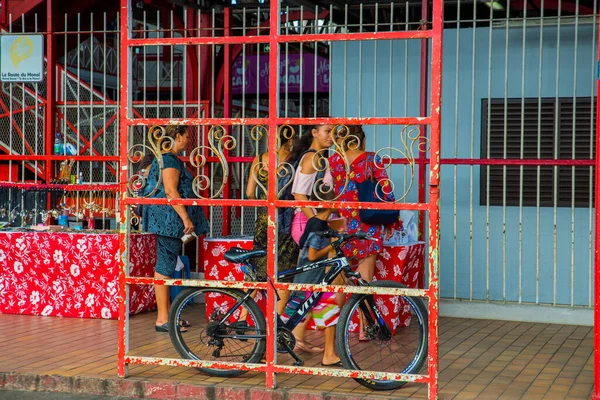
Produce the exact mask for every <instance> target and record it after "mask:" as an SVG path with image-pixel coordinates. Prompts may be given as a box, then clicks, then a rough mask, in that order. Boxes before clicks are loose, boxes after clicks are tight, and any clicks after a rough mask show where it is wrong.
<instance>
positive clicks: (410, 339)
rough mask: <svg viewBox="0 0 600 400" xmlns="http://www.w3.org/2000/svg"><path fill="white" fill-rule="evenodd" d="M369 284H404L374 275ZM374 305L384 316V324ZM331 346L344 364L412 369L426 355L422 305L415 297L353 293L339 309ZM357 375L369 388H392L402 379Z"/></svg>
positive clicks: (396, 370) (361, 367)
mask: <svg viewBox="0 0 600 400" xmlns="http://www.w3.org/2000/svg"><path fill="white" fill-rule="evenodd" d="M373 286H378V287H386V288H405V287H406V286H404V285H402V284H400V283H398V282H393V281H377V282H373ZM374 307H375V308H376V309H377V311H378V313H379V314H380V315H382V316H383V318H384V320H386V321H388V322H384V324H383V325H384V326H382V324H380V322H379V321H378V319H377V317H376V313H375V312H374V311H373V308H374ZM361 330H362V332H360V331H361ZM336 351H337V353H338V355H339V357H340V359H341V360H342V364H343V365H344V367H345V368H348V369H354V370H370V371H381V372H391V373H401V374H417V373H418V372H419V371H420V370H421V368H422V367H423V364H424V363H425V361H426V360H427V308H426V307H425V305H424V304H423V301H422V300H421V299H420V298H418V297H408V296H387V295H366V294H354V295H352V296H351V297H350V299H349V300H348V301H347V302H346V304H345V305H344V307H343V308H342V311H341V313H340V318H339V322H338V325H337V330H336ZM356 381H357V382H358V383H360V384H361V385H363V386H365V387H368V388H369V389H373V390H394V389H398V388H399V387H401V386H403V385H404V384H406V382H400V381H389V380H376V379H373V380H371V379H356Z"/></svg>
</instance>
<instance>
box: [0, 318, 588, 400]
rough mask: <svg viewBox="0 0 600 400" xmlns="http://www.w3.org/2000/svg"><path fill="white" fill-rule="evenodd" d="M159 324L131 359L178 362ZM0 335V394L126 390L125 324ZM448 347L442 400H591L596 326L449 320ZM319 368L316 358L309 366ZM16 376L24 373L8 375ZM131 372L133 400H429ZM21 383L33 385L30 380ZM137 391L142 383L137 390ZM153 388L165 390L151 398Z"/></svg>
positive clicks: (343, 383)
mask: <svg viewBox="0 0 600 400" xmlns="http://www.w3.org/2000/svg"><path fill="white" fill-rule="evenodd" d="M153 320H154V314H152V313H147V314H142V315H138V316H134V317H132V319H131V341H130V348H131V354H132V355H143V356H157V357H158V356H161V357H176V352H175V350H174V349H173V347H172V345H171V342H170V341H169V337H168V334H164V333H163V334H161V333H157V332H155V331H154V329H153ZM0 331H1V332H2V334H1V337H2V338H3V340H2V341H0V372H3V373H4V374H0V386H2V385H4V386H5V387H8V386H7V383H6V382H7V381H9V383H10V382H13V381H14V380H18V379H20V378H19V376H22V377H24V378H23V379H24V380H25V381H27V380H28V379H29V380H31V379H33V378H32V377H35V376H45V375H59V376H62V377H79V378H78V379H75V380H72V379H70V378H61V379H63V381H64V385H66V386H69V385H70V387H71V389H73V386H76V389H77V390H79V391H86V390H85V388H86V384H85V379H89V380H90V382H92V383H89V384H88V385H87V387H90V388H96V389H97V388H104V389H105V390H108V389H106V388H107V387H110V386H111V384H116V385H119V384H121V383H122V382H121V380H120V379H119V378H117V377H116V349H117V322H116V321H107V320H90V319H70V318H53V317H32V316H16V315H2V316H0ZM440 344H441V349H440V350H441V359H440V375H439V378H440V387H441V393H440V398H441V399H465V400H467V399H511V400H513V399H519V398H522V399H569V400H572V399H588V398H590V394H591V391H592V387H593V330H592V328H591V327H577V326H562V325H547V324H533V323H519V322H504V321H488V320H471V319H449V318H442V319H441V321H440ZM319 361H320V360H319V358H318V357H313V358H311V359H309V360H307V362H306V364H307V365H316V364H317V362H319ZM282 362H283V361H282ZM11 372H16V373H18V374H7V373H11ZM129 373H130V377H129V379H128V380H127V381H126V382H125V383H126V384H129V383H131V385H129V386H127V385H122V386H123V387H126V388H127V387H129V388H130V390H129V393H133V394H136V393H138V394H139V391H140V390H142V389H140V388H145V396H146V397H148V396H149V393H150V394H151V393H154V394H155V395H156V398H181V396H182V395H181V393H179V394H177V392H176V389H177V387H178V386H179V387H180V388H182V387H184V386H185V387H186V388H187V389H186V390H189V388H190V387H191V388H193V386H190V385H199V386H201V387H202V388H204V389H203V390H208V392H206V393H209V392H210V396H209V395H208V394H207V395H197V397H196V398H208V397H218V398H220V399H221V400H224V398H223V393H230V395H232V396H234V397H227V396H225V398H235V399H236V400H243V399H244V397H246V398H248V399H255V398H256V399H258V398H264V399H266V398H278V399H289V400H292V399H309V398H310V399H320V398H339V399H341V398H352V399H355V398H385V399H389V398H394V399H401V398H411V399H413V398H414V399H423V398H426V397H427V387H426V386H425V385H421V384H407V385H406V386H404V387H403V388H402V389H400V390H397V391H394V392H372V391H370V390H368V389H366V388H364V387H362V386H360V385H359V384H357V383H356V382H354V381H352V380H348V379H341V378H326V377H313V376H308V375H286V374H282V375H278V378H277V382H278V390H277V391H276V392H275V393H273V392H268V391H265V390H260V389H264V375H262V374H259V373H252V372H249V373H247V374H245V375H242V376H241V377H238V378H215V377H208V376H206V375H202V374H200V373H199V372H198V371H196V370H194V369H189V368H174V367H161V366H139V365H132V366H130V368H129ZM23 379H22V380H23ZM44 382H46V381H45V380H44V379H43V377H42V379H40V378H37V381H36V382H35V385H36V386H33V385H34V384H33V383H31V382H30V383H29V384H30V385H31V386H32V388H34V387H38V388H42V387H43V386H44V385H45V383H44ZM107 382H108V383H107ZM176 383H180V384H179V385H176ZM54 384H56V382H54ZM19 385H20V386H26V384H24V383H23V382H21V383H19V384H17V386H19ZM132 385H137V386H135V388H136V389H135V390H133V389H131V387H133V386H132ZM150 385H151V386H152V387H154V388H155V389H156V388H163V389H164V390H163V391H160V390H158V391H157V390H155V389H152V390H150V389H148V388H149V387H150ZM13 387H14V386H13ZM207 387H208V389H207ZM169 388H171V389H169ZM46 389H48V388H46ZM254 389H257V390H254ZM53 390H61V389H60V388H54V389H53ZM96 391H97V390H96ZM136 391H137V392H136ZM142 391H143V390H142ZM125 392H127V391H126V390H125ZM198 393H201V392H198ZM236 393H237V394H236ZM337 396H339V397H337Z"/></svg>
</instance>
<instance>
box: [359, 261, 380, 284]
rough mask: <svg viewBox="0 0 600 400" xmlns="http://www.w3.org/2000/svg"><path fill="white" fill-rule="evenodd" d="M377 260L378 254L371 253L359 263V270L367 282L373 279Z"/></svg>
mask: <svg viewBox="0 0 600 400" xmlns="http://www.w3.org/2000/svg"><path fill="white" fill-rule="evenodd" d="M376 260H377V254H371V255H370V256H369V257H367V258H365V259H364V260H363V261H361V262H360V263H359V264H358V272H360V276H361V277H362V278H363V279H364V280H365V281H367V282H371V281H372V280H373V275H374V274H375V261H376Z"/></svg>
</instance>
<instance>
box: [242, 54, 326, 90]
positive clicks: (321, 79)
mask: <svg viewBox="0 0 600 400" xmlns="http://www.w3.org/2000/svg"><path fill="white" fill-rule="evenodd" d="M257 60H258V61H257ZM280 60H281V61H280V64H279V66H280V67H279V82H280V91H281V92H282V93H285V92H286V91H287V92H288V93H300V92H304V93H313V92H314V91H315V79H316V80H317V82H316V91H317V92H325V93H328V92H329V60H328V59H327V58H324V57H320V56H317V62H316V70H315V56H314V54H309V53H304V54H303V55H302V60H301V59H300V54H298V53H295V54H288V55H287V57H286V55H285V54H281V55H280ZM231 75H232V78H231V80H232V81H231V88H232V91H233V94H234V95H240V94H242V91H243V92H244V93H246V94H256V86H257V81H258V88H259V93H260V94H268V93H269V55H268V54H263V55H260V56H256V55H248V56H246V57H245V59H244V60H243V61H242V57H241V56H239V57H238V58H237V59H236V60H235V62H234V63H233V73H232V74H231ZM242 89H243V90H242Z"/></svg>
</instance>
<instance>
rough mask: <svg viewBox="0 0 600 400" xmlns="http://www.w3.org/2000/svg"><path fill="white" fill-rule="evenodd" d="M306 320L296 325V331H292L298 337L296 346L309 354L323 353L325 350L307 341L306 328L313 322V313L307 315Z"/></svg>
mask: <svg viewBox="0 0 600 400" xmlns="http://www.w3.org/2000/svg"><path fill="white" fill-rule="evenodd" d="M304 318H305V320H304V321H303V322H300V323H299V324H298V325H296V327H295V328H294V330H292V333H293V334H294V336H295V337H296V346H297V347H298V348H300V349H301V350H304V351H306V352H309V353H321V352H322V351H323V348H321V347H319V346H317V345H315V344H313V343H310V342H309V341H307V340H306V328H307V327H308V323H309V322H310V321H311V320H312V313H308V314H306V317H304Z"/></svg>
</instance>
